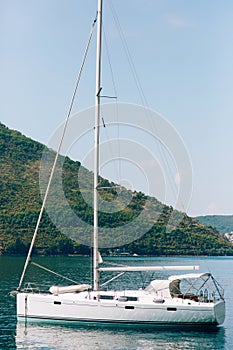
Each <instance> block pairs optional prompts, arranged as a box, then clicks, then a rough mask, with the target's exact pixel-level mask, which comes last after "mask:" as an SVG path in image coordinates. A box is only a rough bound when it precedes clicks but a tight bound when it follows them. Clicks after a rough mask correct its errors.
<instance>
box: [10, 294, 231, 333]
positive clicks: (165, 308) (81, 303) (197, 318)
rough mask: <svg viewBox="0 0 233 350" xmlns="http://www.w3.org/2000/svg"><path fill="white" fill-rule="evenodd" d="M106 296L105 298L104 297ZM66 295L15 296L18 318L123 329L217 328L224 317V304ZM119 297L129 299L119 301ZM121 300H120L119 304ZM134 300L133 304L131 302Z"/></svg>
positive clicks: (147, 297)
mask: <svg viewBox="0 0 233 350" xmlns="http://www.w3.org/2000/svg"><path fill="white" fill-rule="evenodd" d="M104 295H105V297H104ZM113 295H114V297H113V299H112V300H108V299H102V298H101V299H100V298H99V294H98V292H81V293H67V294H59V295H53V294H38V293H24V292H19V293H18V294H17V316H18V317H19V318H22V317H23V318H24V319H27V320H31V319H39V320H47V321H62V322H64V321H73V322H80V323H86V324H125V325H135V326H136V325H145V326H149V325H150V326H153V325H154V326H156V325H168V326H169V325H177V326H178V325H179V326H181V325H196V326H199V325H206V326H207V325H219V324H221V323H223V321H224V317H225V303H224V301H222V300H219V301H216V302H209V303H206V302H197V301H192V300H189V299H180V298H164V299H163V302H161V299H157V300H156V299H155V297H154V296H151V295H148V294H146V293H145V292H144V291H124V292H120V293H119V294H118V293H117V292H116V291H112V292H111V291H108V292H103V293H102V292H101V296H102V297H103V298H108V297H109V296H113ZM122 295H125V296H130V297H129V299H131V300H127V301H126V300H125V299H124V298H123V299H122V298H121V297H122ZM119 297H120V300H119ZM132 299H136V301H132Z"/></svg>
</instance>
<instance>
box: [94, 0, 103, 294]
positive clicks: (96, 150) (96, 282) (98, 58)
mask: <svg viewBox="0 0 233 350" xmlns="http://www.w3.org/2000/svg"><path fill="white" fill-rule="evenodd" d="M97 15H98V27H97V47H96V97H95V99H96V100H95V143H94V233H93V279H94V290H98V289H99V270H98V267H99V252H98V177H99V120H100V90H101V87H100V80H101V41H102V0H98V13H97Z"/></svg>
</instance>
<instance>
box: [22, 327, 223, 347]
mask: <svg viewBox="0 0 233 350" xmlns="http://www.w3.org/2000/svg"><path fill="white" fill-rule="evenodd" d="M200 344H201V348H202V349H205V350H206V349H211V350H213V349H216V350H217V349H218V350H223V349H225V330H224V328H223V327H219V328H214V329H212V330H210V329H208V330H205V329H204V327H203V331H200V330H199V331H195V330H193V331H192V330H189V331H182V332H181V331H180V330H178V329H173V330H171V329H169V330H163V331H160V329H157V330H146V329H143V330H142V329H137V330H132V329H126V328H125V327H124V328H123V327H122V328H119V327H117V328H99V327H98V328H97V327H96V328H95V327H94V328H87V327H83V328H82V327H81V328H80V327H79V328H77V327H72V326H70V325H67V326H66V325H62V326H61V325H54V324H52V323H50V324H46V323H44V322H43V323H41V324H40V323H27V324H25V322H18V323H17V330H16V349H33V350H36V349H47V350H51V349H56V350H66V349H67V350H70V349H76V348H78V349H79V350H84V349H85V350H86V349H88V350H92V349H93V350H94V349H95V350H96V349H112V350H116V349H128V350H133V349H155V350H156V349H162V348H164V349H200Z"/></svg>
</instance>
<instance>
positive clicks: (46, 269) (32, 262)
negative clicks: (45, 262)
mask: <svg viewBox="0 0 233 350" xmlns="http://www.w3.org/2000/svg"><path fill="white" fill-rule="evenodd" d="M30 263H31V264H32V265H35V266H37V267H39V268H40V269H42V270H45V271H47V272H50V273H53V274H54V275H56V276H58V277H61V278H64V279H65V280H67V281H70V282H73V283H75V284H78V282H77V281H74V280H72V279H71V278H68V277H65V276H63V275H60V274H59V273H57V272H55V271H53V270H50V269H48V268H47V267H45V266H42V265H39V264H37V263H35V262H34V261H31V262H30Z"/></svg>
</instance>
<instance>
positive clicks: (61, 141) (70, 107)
mask: <svg viewBox="0 0 233 350" xmlns="http://www.w3.org/2000/svg"><path fill="white" fill-rule="evenodd" d="M96 21H97V14H96V16H95V19H94V21H93V23H92V26H91V31H90V34H89V38H88V42H87V45H86V49H85V52H84V56H83V60H82V64H81V67H80V70H79V73H78V77H77V80H76V83H75V88H74V92H73V95H72V98H71V102H70V105H69V108H68V113H67V116H66V119H65V123H64V128H63V131H62V136H61V139H60V143H59V146H58V149H57V153H56V156H55V159H54V163H53V167H52V170H51V174H50V177H49V181H48V185H47V188H46V192H45V195H44V199H43V203H42V206H41V210H40V214H39V217H38V220H37V224H36V227H35V231H34V234H33V237H32V241H31V245H30V248H29V251H28V255H27V259H26V261H25V265H24V268H23V272H22V275H21V278H20V281H19V285H18V288H17V290H18V291H19V290H20V288H21V286H22V283H23V279H24V276H25V273H26V270H27V267H28V264H29V261H30V257H31V254H32V249H33V246H34V243H35V240H36V236H37V232H38V229H39V225H40V222H41V218H42V215H43V212H44V208H45V204H46V200H47V197H48V193H49V189H50V186H51V183H52V179H53V175H54V172H55V168H56V164H57V160H58V156H59V153H60V150H61V147H62V143H63V140H64V137H65V132H66V129H67V125H68V121H69V118H70V114H71V111H72V108H73V104H74V99H75V96H76V92H77V89H78V86H79V82H80V79H81V74H82V71H83V67H84V64H85V62H86V58H87V53H88V50H89V46H90V43H91V39H92V36H93V32H94V27H95V23H96Z"/></svg>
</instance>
